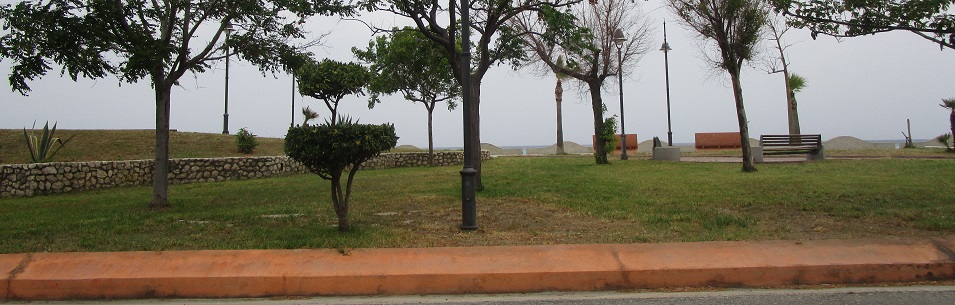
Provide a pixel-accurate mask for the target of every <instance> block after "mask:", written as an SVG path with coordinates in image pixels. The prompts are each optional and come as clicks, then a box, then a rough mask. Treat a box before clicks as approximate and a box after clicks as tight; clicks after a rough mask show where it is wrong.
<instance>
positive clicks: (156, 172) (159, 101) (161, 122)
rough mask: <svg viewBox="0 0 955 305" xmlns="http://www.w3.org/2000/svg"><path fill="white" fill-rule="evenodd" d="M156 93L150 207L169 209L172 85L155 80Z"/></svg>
mask: <svg viewBox="0 0 955 305" xmlns="http://www.w3.org/2000/svg"><path fill="white" fill-rule="evenodd" d="M153 84H154V86H155V91H156V154H155V156H156V159H155V166H154V167H153V200H152V202H150V203H149V207H150V208H153V209H161V208H168V207H169V192H168V191H169V105H170V103H169V101H170V98H171V97H170V96H171V95H172V86H171V84H166V82H165V81H164V80H162V79H156V77H154V78H153Z"/></svg>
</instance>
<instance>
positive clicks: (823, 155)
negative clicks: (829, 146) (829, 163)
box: [809, 146, 826, 161]
mask: <svg viewBox="0 0 955 305" xmlns="http://www.w3.org/2000/svg"><path fill="white" fill-rule="evenodd" d="M825 159H826V148H825V147H822V146H820V147H819V151H818V152H816V153H814V154H813V153H810V154H809V160H810V161H813V160H825Z"/></svg>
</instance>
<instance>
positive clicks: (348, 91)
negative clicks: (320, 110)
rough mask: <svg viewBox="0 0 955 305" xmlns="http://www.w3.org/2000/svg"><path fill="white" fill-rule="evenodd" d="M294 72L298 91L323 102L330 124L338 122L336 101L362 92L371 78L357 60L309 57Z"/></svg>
mask: <svg viewBox="0 0 955 305" xmlns="http://www.w3.org/2000/svg"><path fill="white" fill-rule="evenodd" d="M295 75H296V76H297V77H298V92H299V93H301V94H302V95H305V96H308V97H311V98H314V99H319V100H322V101H323V102H325V106H326V107H328V111H330V112H331V115H330V116H329V117H330V120H331V124H332V125H335V123H337V122H338V119H339V117H338V102H340V101H341V100H342V98H344V97H345V96H348V95H352V94H364V91H363V89H364V88H365V86H367V85H368V82H369V81H370V80H371V74H370V73H368V70H367V69H365V67H363V66H362V65H360V64H358V63H343V62H339V61H334V60H331V59H325V60H322V61H321V62H314V61H309V62H308V63H306V64H304V65H302V67H301V68H299V69H298V70H297V71H296V72H295Z"/></svg>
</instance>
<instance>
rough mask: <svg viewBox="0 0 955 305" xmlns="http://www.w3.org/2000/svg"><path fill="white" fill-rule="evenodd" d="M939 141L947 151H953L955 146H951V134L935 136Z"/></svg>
mask: <svg viewBox="0 0 955 305" xmlns="http://www.w3.org/2000/svg"><path fill="white" fill-rule="evenodd" d="M935 140H937V141H938V142H939V143H942V145H945V150H947V151H948V152H955V148H953V147H952V145H951V144H952V134H950V133H946V134H943V135H940V136H938V137H937V138H935Z"/></svg>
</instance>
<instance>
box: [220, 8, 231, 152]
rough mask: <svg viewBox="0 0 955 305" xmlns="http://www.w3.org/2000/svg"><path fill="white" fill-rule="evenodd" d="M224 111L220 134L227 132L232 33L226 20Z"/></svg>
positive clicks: (224, 29)
mask: <svg viewBox="0 0 955 305" xmlns="http://www.w3.org/2000/svg"><path fill="white" fill-rule="evenodd" d="M222 31H224V32H225V44H226V45H225V111H224V112H223V113H222V134H229V35H230V34H232V22H229V21H228V20H226V22H225V27H224V28H223V29H222Z"/></svg>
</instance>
